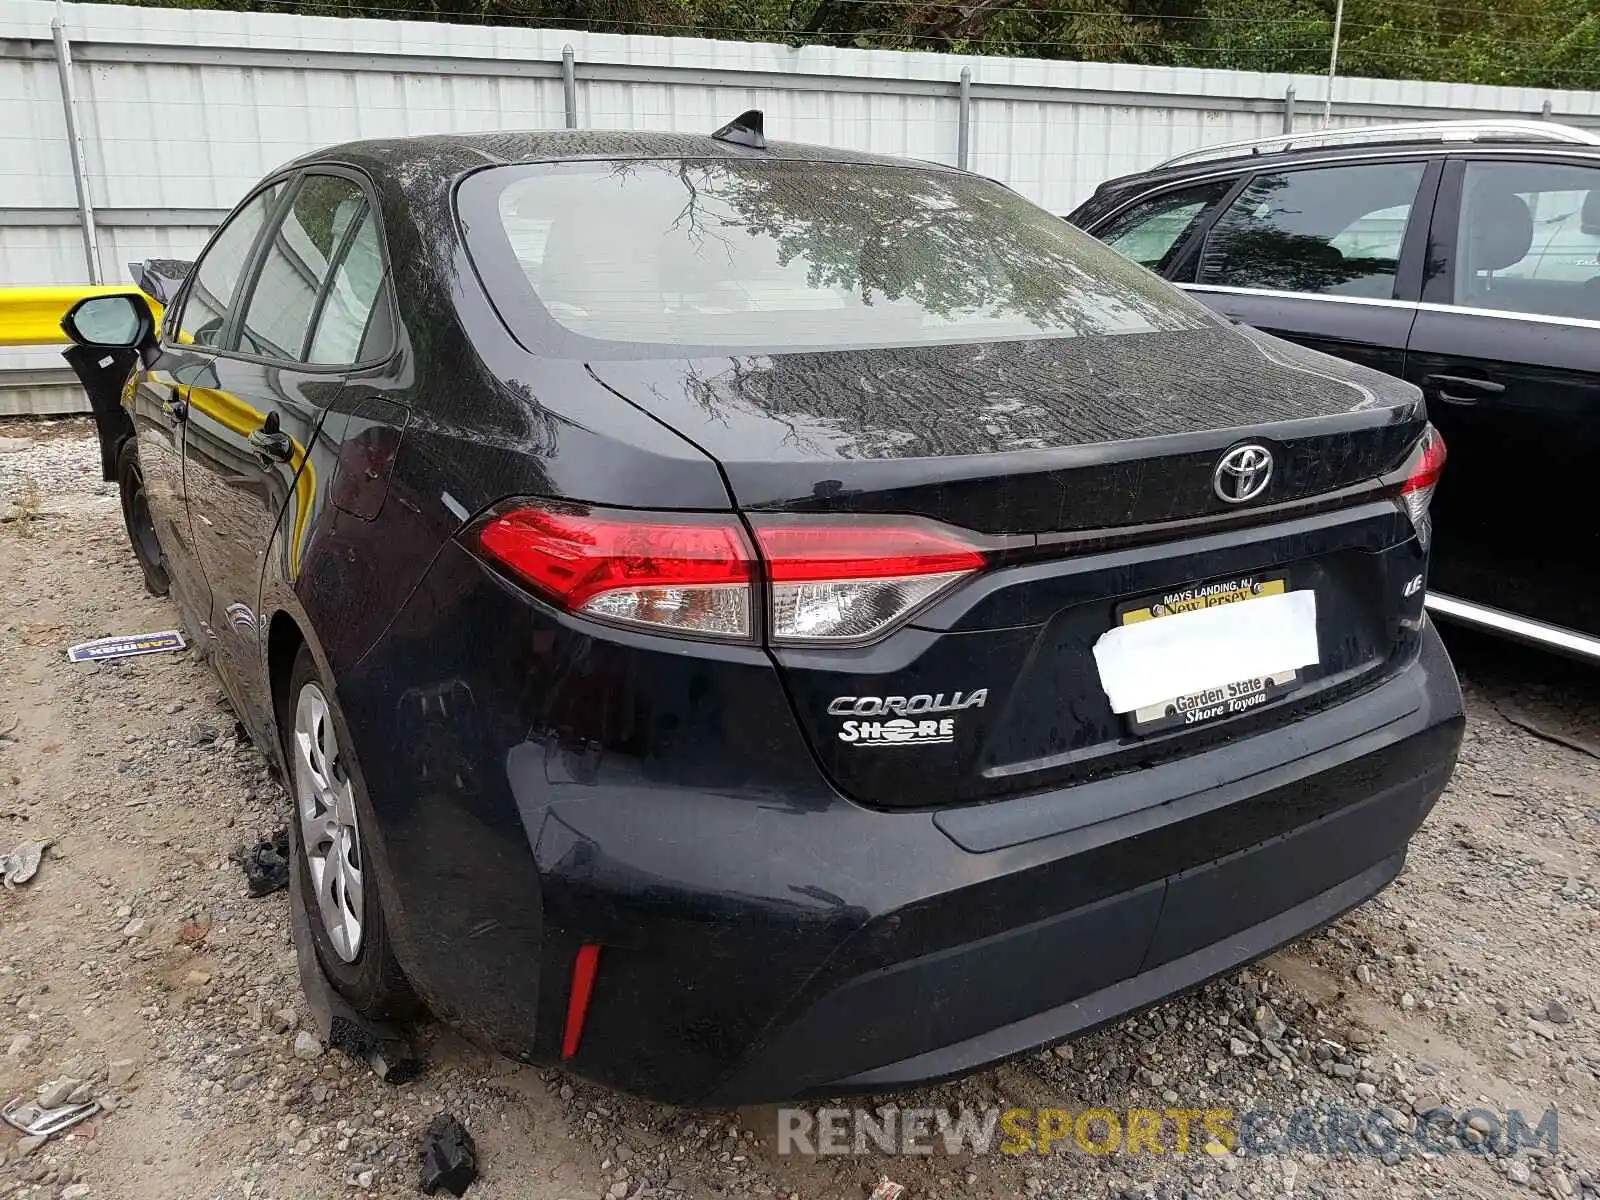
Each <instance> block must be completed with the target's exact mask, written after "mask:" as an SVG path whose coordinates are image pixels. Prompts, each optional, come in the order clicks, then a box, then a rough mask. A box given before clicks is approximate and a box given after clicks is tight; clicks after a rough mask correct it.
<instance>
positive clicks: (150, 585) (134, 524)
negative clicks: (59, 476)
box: [117, 437, 172, 596]
mask: <svg viewBox="0 0 1600 1200" xmlns="http://www.w3.org/2000/svg"><path fill="white" fill-rule="evenodd" d="M117 489H118V490H119V491H120V492H121V493H122V523H123V525H125V526H126V527H127V530H128V541H129V543H130V544H131V545H132V546H133V557H134V558H135V559H136V560H138V563H139V569H140V570H141V571H143V572H144V586H145V590H146V591H147V592H149V593H150V594H151V595H152V596H165V595H166V594H167V592H168V591H169V590H171V587H172V581H171V579H170V578H169V577H168V575H167V558H166V555H165V554H164V553H163V552H162V549H161V542H160V541H159V540H158V539H157V537H156V526H155V521H154V520H152V519H151V516H150V504H149V502H148V500H147V499H146V497H145V490H144V471H143V470H142V469H141V468H140V466H139V444H138V443H137V442H136V441H134V439H133V438H131V437H130V438H128V439H127V440H126V441H124V442H123V443H122V448H121V449H120V450H118V451H117Z"/></svg>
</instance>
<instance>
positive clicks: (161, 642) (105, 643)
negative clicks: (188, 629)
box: [67, 629, 186, 662]
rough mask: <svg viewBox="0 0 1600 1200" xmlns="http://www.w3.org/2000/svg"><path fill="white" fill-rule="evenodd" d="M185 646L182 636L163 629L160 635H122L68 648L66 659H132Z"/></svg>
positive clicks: (174, 630) (92, 660) (82, 660)
mask: <svg viewBox="0 0 1600 1200" xmlns="http://www.w3.org/2000/svg"><path fill="white" fill-rule="evenodd" d="M185 644H186V643H185V642H184V640H183V634H181V633H179V632H178V631H177V630H176V629H164V630H162V631H161V632H160V633H122V634H117V635H115V636H113V637H103V638H95V639H94V641H92V642H79V643H78V644H77V645H76V646H69V647H68V648H67V659H68V661H70V662H100V661H101V660H102V659H107V658H132V657H133V656H134V655H136V654H160V653H162V652H163V651H167V650H182V649H183V648H184V645H185Z"/></svg>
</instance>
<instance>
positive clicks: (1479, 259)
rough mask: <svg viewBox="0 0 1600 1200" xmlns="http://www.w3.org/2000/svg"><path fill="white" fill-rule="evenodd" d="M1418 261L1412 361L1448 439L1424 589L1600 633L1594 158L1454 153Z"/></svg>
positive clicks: (1598, 255)
mask: <svg viewBox="0 0 1600 1200" xmlns="http://www.w3.org/2000/svg"><path fill="white" fill-rule="evenodd" d="M1428 261H1429V263H1430V266H1431V268H1432V269H1431V272H1430V274H1429V276H1428V278H1427V280H1426V283H1425V285H1424V286H1425V290H1424V293H1423V303H1422V305H1421V306H1420V311H1419V313H1418V315H1417V320H1416V325H1415V327H1414V328H1413V330H1412V335H1411V346H1410V352H1409V354H1408V355H1407V363H1406V375H1407V378H1408V379H1410V380H1411V381H1412V382H1414V383H1416V384H1417V385H1418V386H1420V387H1421V388H1422V389H1423V391H1424V393H1425V394H1426V396H1427V399H1428V411H1429V414H1430V416H1431V418H1432V419H1433V421H1434V423H1435V424H1437V425H1438V427H1439V429H1440V430H1441V431H1442V432H1443V434H1444V436H1445V441H1446V443H1447V444H1448V445H1449V447H1450V467H1449V469H1448V470H1447V471H1446V472H1445V478H1444V480H1443V482H1442V483H1441V484H1440V488H1439V492H1438V495H1437V498H1436V499H1435V501H1434V504H1435V514H1434V520H1435V525H1436V528H1437V531H1438V536H1437V540H1436V543H1435V546H1434V551H1433V563H1432V567H1431V575H1430V583H1431V588H1432V591H1433V593H1434V596H1433V600H1434V601H1435V602H1438V601H1440V598H1441V596H1442V598H1443V602H1444V603H1446V604H1449V603H1453V602H1454V601H1467V602H1469V603H1472V604H1476V605H1484V606H1489V607H1490V608H1492V609H1496V610H1504V611H1506V612H1509V613H1514V614H1517V615H1519V616H1523V617H1531V618H1533V619H1534V620H1537V621H1542V622H1548V623H1551V624H1555V625H1559V626H1562V627H1563V628H1566V629H1571V630H1576V631H1578V632H1580V633H1582V634H1584V635H1587V636H1588V637H1590V638H1600V526H1597V525H1596V524H1595V522H1594V521H1593V520H1591V519H1589V517H1588V514H1589V513H1590V512H1591V511H1592V508H1593V504H1592V501H1591V497H1590V493H1589V489H1588V473H1589V472H1590V471H1592V470H1594V468H1595V464H1596V463H1597V462H1600V351H1597V349H1596V347H1597V346H1600V164H1596V163H1595V162H1594V161H1593V160H1592V159H1591V160H1589V161H1584V160H1583V159H1581V158H1575V157H1568V158H1565V159H1563V158H1561V157H1560V156H1555V155H1551V156H1544V155H1528V156H1527V157H1523V158H1510V157H1507V156H1504V155H1499V156H1497V155H1493V154H1489V153H1484V154H1476V155H1463V156H1461V157H1460V158H1457V159H1455V160H1453V161H1452V162H1450V164H1449V167H1448V170H1447V172H1446V174H1445V177H1444V182H1443V186H1442V189H1441V192H1440V202H1439V217H1438V218H1437V219H1436V221H1435V223H1434V230H1433V234H1432V239H1431V245H1430V248H1429V252H1428ZM1477 617H1478V619H1480V620H1481V619H1485V618H1487V619H1488V623H1490V624H1493V623H1494V616H1493V614H1477ZM1594 649H1595V650H1597V651H1600V644H1597V645H1596V646H1595V647H1594Z"/></svg>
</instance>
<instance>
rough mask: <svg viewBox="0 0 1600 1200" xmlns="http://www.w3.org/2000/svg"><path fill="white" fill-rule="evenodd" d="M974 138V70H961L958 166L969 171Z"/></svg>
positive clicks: (957, 133) (957, 139)
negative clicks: (969, 159)
mask: <svg viewBox="0 0 1600 1200" xmlns="http://www.w3.org/2000/svg"><path fill="white" fill-rule="evenodd" d="M971 137H972V68H971V67H962V68H961V102H960V108H959V110H958V115H957V117H956V166H957V167H959V168H960V169H961V170H963V171H965V170H966V169H967V148H968V146H969V145H970V144H971Z"/></svg>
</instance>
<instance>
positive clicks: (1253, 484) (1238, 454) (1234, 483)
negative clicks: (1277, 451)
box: [1211, 442, 1272, 504]
mask: <svg viewBox="0 0 1600 1200" xmlns="http://www.w3.org/2000/svg"><path fill="white" fill-rule="evenodd" d="M1271 479H1272V451H1271V450H1268V449H1267V448H1266V447H1265V446H1258V445H1256V444H1255V443H1254V442H1250V443H1247V444H1246V445H1243V446H1235V447H1234V448H1233V449H1232V450H1229V451H1228V452H1227V453H1226V454H1224V455H1223V456H1222V460H1221V461H1220V462H1219V463H1217V469H1216V470H1215V471H1213V472H1212V473H1211V488H1212V490H1213V491H1214V492H1216V493H1217V498H1218V499H1221V500H1226V501H1227V502H1228V503H1229V504H1243V503H1244V502H1245V501H1246V500H1254V499H1255V498H1256V497H1257V496H1259V495H1261V493H1262V492H1264V491H1266V490H1267V484H1268V482H1269V481H1270V480H1271Z"/></svg>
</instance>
